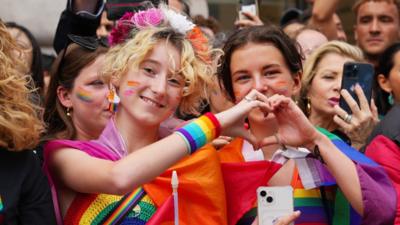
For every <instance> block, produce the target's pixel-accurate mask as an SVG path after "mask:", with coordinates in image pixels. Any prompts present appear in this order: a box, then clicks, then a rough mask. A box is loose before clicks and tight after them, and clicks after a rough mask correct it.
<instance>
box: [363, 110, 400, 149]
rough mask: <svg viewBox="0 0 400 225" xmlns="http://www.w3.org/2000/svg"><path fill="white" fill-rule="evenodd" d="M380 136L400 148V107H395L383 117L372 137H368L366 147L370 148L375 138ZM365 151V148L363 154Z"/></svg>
mask: <svg viewBox="0 0 400 225" xmlns="http://www.w3.org/2000/svg"><path fill="white" fill-rule="evenodd" d="M378 135H383V136H385V137H387V138H389V139H390V140H392V141H393V142H394V143H396V144H397V145H398V146H400V105H399V104H397V105H394V106H393V107H392V108H391V109H390V110H389V112H388V113H387V114H386V115H385V117H383V119H382V120H381V122H379V124H378V125H377V126H376V127H375V129H374V130H373V131H372V133H371V135H370V136H369V137H368V140H367V143H366V145H365V146H368V145H369V143H371V142H372V140H374V138H375V137H376V136H378ZM364 151H365V148H364V149H362V152H364Z"/></svg>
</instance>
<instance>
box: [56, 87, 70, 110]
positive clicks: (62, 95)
mask: <svg viewBox="0 0 400 225" xmlns="http://www.w3.org/2000/svg"><path fill="white" fill-rule="evenodd" d="M57 97H58V99H59V100H60V103H61V105H63V106H64V107H66V108H71V107H72V101H71V94H70V92H69V91H68V90H67V89H66V88H65V87H62V86H58V87H57Z"/></svg>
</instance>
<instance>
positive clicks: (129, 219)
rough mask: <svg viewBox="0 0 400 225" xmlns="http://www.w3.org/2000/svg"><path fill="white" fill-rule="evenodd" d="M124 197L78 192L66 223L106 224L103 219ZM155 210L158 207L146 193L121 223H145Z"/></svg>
mask: <svg viewBox="0 0 400 225" xmlns="http://www.w3.org/2000/svg"><path fill="white" fill-rule="evenodd" d="M139 189H141V188H139ZM122 197H123V196H118V195H107V194H78V195H77V196H76V197H75V199H74V201H73V202H72V204H71V206H70V207H69V209H68V211H67V214H66V215H65V218H64V225H78V224H90V225H97V224H99V225H100V224H104V223H102V221H103V220H104V218H105V217H106V216H107V215H108V214H110V213H111V211H112V210H113V209H114V208H115V205H116V204H117V203H118V201H119V200H120V199H121V198H122ZM155 212H156V207H155V205H154V203H153V201H152V200H151V199H150V197H149V196H148V195H147V194H146V195H145V196H144V197H143V198H142V199H141V201H140V202H139V204H138V205H137V206H135V207H134V208H133V209H132V210H131V211H130V212H129V213H128V215H127V216H126V217H125V219H124V220H123V221H122V223H120V224H122V225H128V224H129V225H136V224H137V225H142V224H143V225H144V224H146V223H147V221H149V220H150V218H151V217H152V216H153V214H154V213H155ZM110 218H111V217H110Z"/></svg>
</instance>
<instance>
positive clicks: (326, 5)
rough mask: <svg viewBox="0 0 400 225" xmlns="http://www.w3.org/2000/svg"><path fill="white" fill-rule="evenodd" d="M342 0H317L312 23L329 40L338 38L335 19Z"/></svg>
mask: <svg viewBox="0 0 400 225" xmlns="http://www.w3.org/2000/svg"><path fill="white" fill-rule="evenodd" d="M339 2H340V0H330V1H326V0H315V1H314V4H313V8H312V14H311V18H310V25H311V26H313V27H315V28H316V29H318V30H320V31H321V32H322V33H323V34H325V36H326V37H327V38H328V40H335V39H337V28H336V24H335V22H334V19H333V15H334V14H335V12H336V7H337V5H338V4H339Z"/></svg>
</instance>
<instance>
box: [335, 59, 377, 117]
mask: <svg viewBox="0 0 400 225" xmlns="http://www.w3.org/2000/svg"><path fill="white" fill-rule="evenodd" d="M373 77H374V68H373V66H372V65H371V64H368V63H354V62H349V63H345V64H344V66H343V78H342V89H346V90H347V91H348V92H349V93H350V95H351V96H352V97H353V99H354V100H355V101H357V104H358V105H359V104H360V101H359V100H358V96H357V94H356V93H355V90H354V87H355V85H356V84H357V83H358V84H359V85H360V86H361V88H362V89H363V91H364V94H365V97H366V98H367V100H368V103H370V102H371V97H372V81H373ZM339 106H340V107H341V108H342V109H344V110H345V111H346V112H347V113H348V114H352V111H351V109H350V107H349V106H348V104H347V103H346V101H345V100H344V98H343V97H342V96H341V97H340V101H339Z"/></svg>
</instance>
